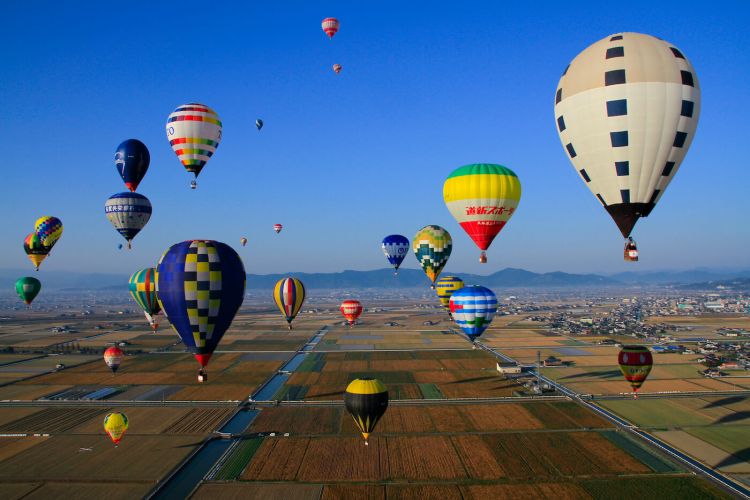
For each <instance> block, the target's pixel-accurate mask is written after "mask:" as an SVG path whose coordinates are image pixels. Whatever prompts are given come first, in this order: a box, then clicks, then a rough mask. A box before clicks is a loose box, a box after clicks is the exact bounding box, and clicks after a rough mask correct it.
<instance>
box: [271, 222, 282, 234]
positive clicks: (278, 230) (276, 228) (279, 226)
mask: <svg viewBox="0 0 750 500" xmlns="http://www.w3.org/2000/svg"><path fill="white" fill-rule="evenodd" d="M282 229H284V226H282V225H281V224H274V225H273V230H274V231H276V234H279V233H280V232H281V230H282Z"/></svg>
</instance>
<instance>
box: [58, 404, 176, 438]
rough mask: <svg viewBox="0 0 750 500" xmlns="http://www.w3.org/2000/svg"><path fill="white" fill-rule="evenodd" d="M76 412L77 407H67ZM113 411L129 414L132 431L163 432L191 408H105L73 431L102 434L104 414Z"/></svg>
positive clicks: (140, 432)
mask: <svg viewBox="0 0 750 500" xmlns="http://www.w3.org/2000/svg"><path fill="white" fill-rule="evenodd" d="M67 411H71V412H75V411H77V409H73V408H71V409H67ZM111 411H121V412H123V413H125V415H127V416H128V421H129V422H130V432H137V433H138V434H161V433H163V432H164V430H165V429H166V428H167V427H168V426H169V425H171V424H173V423H175V422H177V421H179V420H180V419H181V418H183V417H184V416H185V415H186V414H187V413H188V412H189V411H190V410H189V409H188V408H148V407H144V408H138V407H129V408H118V409H112V408H107V409H103V410H102V413H101V415H98V416H96V417H93V418H90V419H88V420H87V421H86V422H83V423H81V424H80V425H79V426H77V427H75V428H73V429H72V430H71V432H73V433H77V434H100V433H101V432H102V423H103V421H104V415H105V414H106V413H109V412H111Z"/></svg>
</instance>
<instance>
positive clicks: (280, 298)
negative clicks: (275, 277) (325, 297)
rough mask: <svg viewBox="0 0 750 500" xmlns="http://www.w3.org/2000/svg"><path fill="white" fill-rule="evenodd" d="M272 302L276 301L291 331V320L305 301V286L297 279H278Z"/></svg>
mask: <svg viewBox="0 0 750 500" xmlns="http://www.w3.org/2000/svg"><path fill="white" fill-rule="evenodd" d="M273 300H274V301H276V305H277V306H278V307H279V310H280V311H281V314H283V315H284V317H285V318H286V322H287V323H288V324H289V329H290V330H291V329H292V320H293V319H294V318H295V316H297V313H298V312H299V310H300V309H301V308H302V303H303V302H304V301H305V286H304V285H303V284H302V282H301V281H300V280H298V279H297V278H283V279H280V280H279V281H278V283H276V286H275V287H274V288H273Z"/></svg>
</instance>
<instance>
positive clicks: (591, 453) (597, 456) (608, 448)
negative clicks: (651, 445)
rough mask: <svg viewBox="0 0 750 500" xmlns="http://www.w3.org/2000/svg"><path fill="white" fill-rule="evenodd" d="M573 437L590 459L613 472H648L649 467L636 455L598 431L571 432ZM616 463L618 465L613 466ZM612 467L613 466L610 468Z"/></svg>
mask: <svg viewBox="0 0 750 500" xmlns="http://www.w3.org/2000/svg"><path fill="white" fill-rule="evenodd" d="M570 437H571V439H572V440H573V441H574V442H575V443H576V445H577V446H578V447H580V448H582V449H583V450H584V451H585V454H587V456H588V457H590V458H589V459H590V460H592V461H593V462H594V463H598V464H599V465H600V466H602V467H603V468H604V470H611V471H612V472H613V473H615V472H616V473H620V474H622V473H628V474H637V473H647V472H649V468H648V467H647V466H646V465H645V464H643V463H641V462H639V461H638V460H636V459H635V458H634V457H632V456H630V455H628V454H626V453H623V451H622V450H621V449H620V448H618V447H616V446H614V445H613V444H612V442H611V441H609V440H608V439H607V438H605V437H604V436H602V435H601V434H598V433H588V432H587V433H580V432H579V433H571V434H570ZM613 465H616V467H612V466H613ZM609 467H611V468H609Z"/></svg>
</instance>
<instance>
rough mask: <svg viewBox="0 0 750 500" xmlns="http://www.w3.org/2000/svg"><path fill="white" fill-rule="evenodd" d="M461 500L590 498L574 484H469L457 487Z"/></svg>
mask: <svg viewBox="0 0 750 500" xmlns="http://www.w3.org/2000/svg"><path fill="white" fill-rule="evenodd" d="M459 488H460V490H461V494H462V497H461V498H462V499H463V500H485V499H487V498H492V499H493V500H516V499H518V498H533V499H537V498H549V499H555V500H578V499H581V498H592V497H591V495H589V494H588V492H586V490H584V489H583V488H581V487H580V486H579V485H577V484H574V483H537V484H471V485H461V486H459Z"/></svg>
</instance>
